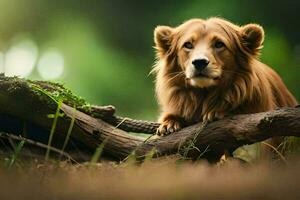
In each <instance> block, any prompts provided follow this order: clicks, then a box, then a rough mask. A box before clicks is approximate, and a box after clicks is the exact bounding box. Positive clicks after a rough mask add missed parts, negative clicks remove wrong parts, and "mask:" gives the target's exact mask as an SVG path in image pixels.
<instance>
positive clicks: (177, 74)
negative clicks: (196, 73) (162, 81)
mask: <svg viewBox="0 0 300 200" xmlns="http://www.w3.org/2000/svg"><path fill="white" fill-rule="evenodd" d="M170 74H171V75H172V74H175V75H174V76H172V77H171V78H169V79H168V80H167V83H169V82H170V81H172V80H174V79H175V78H177V77H178V76H180V75H184V72H174V73H170Z"/></svg>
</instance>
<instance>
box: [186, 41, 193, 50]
mask: <svg viewBox="0 0 300 200" xmlns="http://www.w3.org/2000/svg"><path fill="white" fill-rule="evenodd" d="M183 47H184V48H186V49H192V48H194V46H193V44H192V43H191V42H185V43H184V44H183Z"/></svg>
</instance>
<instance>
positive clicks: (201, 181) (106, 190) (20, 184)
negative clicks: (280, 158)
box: [0, 158, 300, 200]
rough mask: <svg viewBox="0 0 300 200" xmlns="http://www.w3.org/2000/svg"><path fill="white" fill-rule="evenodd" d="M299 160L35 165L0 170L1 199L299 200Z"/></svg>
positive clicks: (165, 160) (161, 160)
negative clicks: (281, 161)
mask: <svg viewBox="0 0 300 200" xmlns="http://www.w3.org/2000/svg"><path fill="white" fill-rule="evenodd" d="M299 161H300V159H294V160H293V161H289V162H288V164H283V163H281V164H278V163H277V164H274V163H255V164H241V163H239V162H237V161H227V162H226V163H225V164H223V165H209V164H207V163H205V162H197V163H195V162H193V163H192V162H186V161H185V162H183V163H178V161H176V159H174V158H167V159H159V160H156V161H148V162H147V163H144V164H139V165H135V164H132V163H124V164H116V163H110V162H103V163H99V164H96V165H89V164H83V165H74V164H70V163H66V162H60V163H47V164H40V163H38V162H36V163H30V164H28V166H24V165H23V166H20V165H16V166H14V168H11V169H7V168H2V169H1V170H0V180H1V181H0V188H1V194H0V199H278V200H281V199H300V185H298V181H300V172H299V169H300V162H299Z"/></svg>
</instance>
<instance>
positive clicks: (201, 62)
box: [192, 58, 209, 72]
mask: <svg viewBox="0 0 300 200" xmlns="http://www.w3.org/2000/svg"><path fill="white" fill-rule="evenodd" d="M208 63H209V60H208V59H206V58H201V59H196V60H193V62H192V64H193V65H194V67H195V68H196V70H197V71H199V72H201V71H202V70H203V69H205V67H207V65H208Z"/></svg>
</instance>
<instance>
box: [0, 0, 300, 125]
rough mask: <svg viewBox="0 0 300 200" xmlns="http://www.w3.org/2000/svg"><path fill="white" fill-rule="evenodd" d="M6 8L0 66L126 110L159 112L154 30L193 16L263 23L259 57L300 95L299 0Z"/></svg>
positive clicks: (6, 2)
mask: <svg viewBox="0 0 300 200" xmlns="http://www.w3.org/2000/svg"><path fill="white" fill-rule="evenodd" d="M0 9H1V10H0V72H5V73H6V75H18V76H21V77H27V78H31V79H43V80H53V81H58V82H61V83H63V84H65V85H66V86H67V87H69V88H70V89H72V90H73V91H74V92H75V93H76V94H78V95H79V96H82V97H84V98H85V99H86V100H88V101H89V102H90V103H93V104H98V105H105V104H112V105H115V106H116V107H117V110H118V114H121V115H124V116H125V115H126V116H129V117H134V118H141V119H148V120H154V119H156V117H157V115H158V107H157V105H156V101H155V97H154V90H153V77H152V76H148V74H149V71H150V70H151V66H152V64H153V63H154V53H153V47H152V46H153V29H154V28H155V26H156V25H171V26H176V25H178V24H180V23H182V22H183V21H185V20H187V19H189V18H193V17H198V18H207V17H210V16H220V17H224V18H226V19H228V20H231V21H233V22H234V23H237V24H240V25H242V24H245V23H249V22H255V23H259V24H261V25H262V26H263V27H264V28H265V31H266V39H265V44H264V49H263V50H262V56H261V60H262V61H263V62H265V63H267V64H268V65H270V66H272V67H273V68H275V70H276V71H277V72H278V73H279V74H280V75H281V76H282V78H283V79H284V81H285V82H286V84H287V85H288V87H289V89H290V90H291V91H292V92H293V93H294V94H295V95H296V97H297V99H298V100H300V20H299V19H300V13H299V10H300V1H299V0H297V1H296V0H291V1H274V0H264V1H261V0H251V1H250V0H249V1H245V0H230V1H220V0H210V1H204V0H198V1H197V0H194V1H182V0H172V1H171V0H165V1H164V0H151V1H122V0H89V1H83V0H0Z"/></svg>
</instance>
